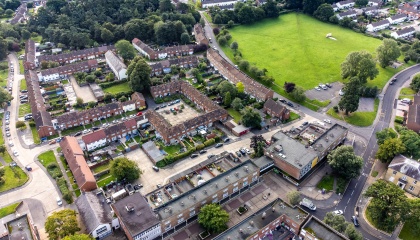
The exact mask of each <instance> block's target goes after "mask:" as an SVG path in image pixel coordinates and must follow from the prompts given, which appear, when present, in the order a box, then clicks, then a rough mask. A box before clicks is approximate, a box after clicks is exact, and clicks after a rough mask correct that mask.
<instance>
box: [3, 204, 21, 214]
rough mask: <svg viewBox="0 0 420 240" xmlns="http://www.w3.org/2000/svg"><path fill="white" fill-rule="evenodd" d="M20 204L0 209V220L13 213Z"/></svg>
mask: <svg viewBox="0 0 420 240" xmlns="http://www.w3.org/2000/svg"><path fill="white" fill-rule="evenodd" d="M20 203H21V202H18V203H13V204H10V205H8V206H6V207H4V208H0V218H4V217H6V216H7V215H9V214H12V213H15V212H16V208H17V206H18V205H19V204H20Z"/></svg>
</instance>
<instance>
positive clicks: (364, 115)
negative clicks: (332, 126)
mask: <svg viewBox="0 0 420 240" xmlns="http://www.w3.org/2000/svg"><path fill="white" fill-rule="evenodd" d="M378 106H379V99H378V98H376V99H375V103H374V107H375V111H373V112H354V113H349V115H348V116H346V115H345V114H344V113H343V112H339V113H336V112H334V109H333V108H330V109H329V110H328V112H327V113H328V115H330V116H332V117H334V118H337V119H340V120H344V121H346V122H348V123H350V124H352V125H355V126H359V127H367V126H370V125H372V123H373V121H374V120H375V118H376V113H377V112H378Z"/></svg>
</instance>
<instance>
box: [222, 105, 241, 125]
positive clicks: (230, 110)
mask: <svg viewBox="0 0 420 240" xmlns="http://www.w3.org/2000/svg"><path fill="white" fill-rule="evenodd" d="M226 110H227V112H228V113H229V115H230V116H231V117H232V118H233V121H235V122H236V123H239V122H240V121H241V118H242V115H241V113H240V112H239V111H236V110H235V109H233V108H228V109H226Z"/></svg>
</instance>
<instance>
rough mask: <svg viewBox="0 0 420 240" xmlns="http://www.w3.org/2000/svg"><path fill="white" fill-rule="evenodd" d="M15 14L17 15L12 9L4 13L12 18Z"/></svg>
mask: <svg viewBox="0 0 420 240" xmlns="http://www.w3.org/2000/svg"><path fill="white" fill-rule="evenodd" d="M13 13H15V12H14V11H13V10H12V9H7V10H6V11H4V14H5V15H6V16H7V17H11V16H13Z"/></svg>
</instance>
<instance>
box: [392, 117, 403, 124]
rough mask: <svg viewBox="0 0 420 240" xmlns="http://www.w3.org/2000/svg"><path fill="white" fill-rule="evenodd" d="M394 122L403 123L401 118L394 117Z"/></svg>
mask: <svg viewBox="0 0 420 240" xmlns="http://www.w3.org/2000/svg"><path fill="white" fill-rule="evenodd" d="M394 122H396V123H399V124H403V123H404V119H402V118H398V117H397V118H395V120H394Z"/></svg>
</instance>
